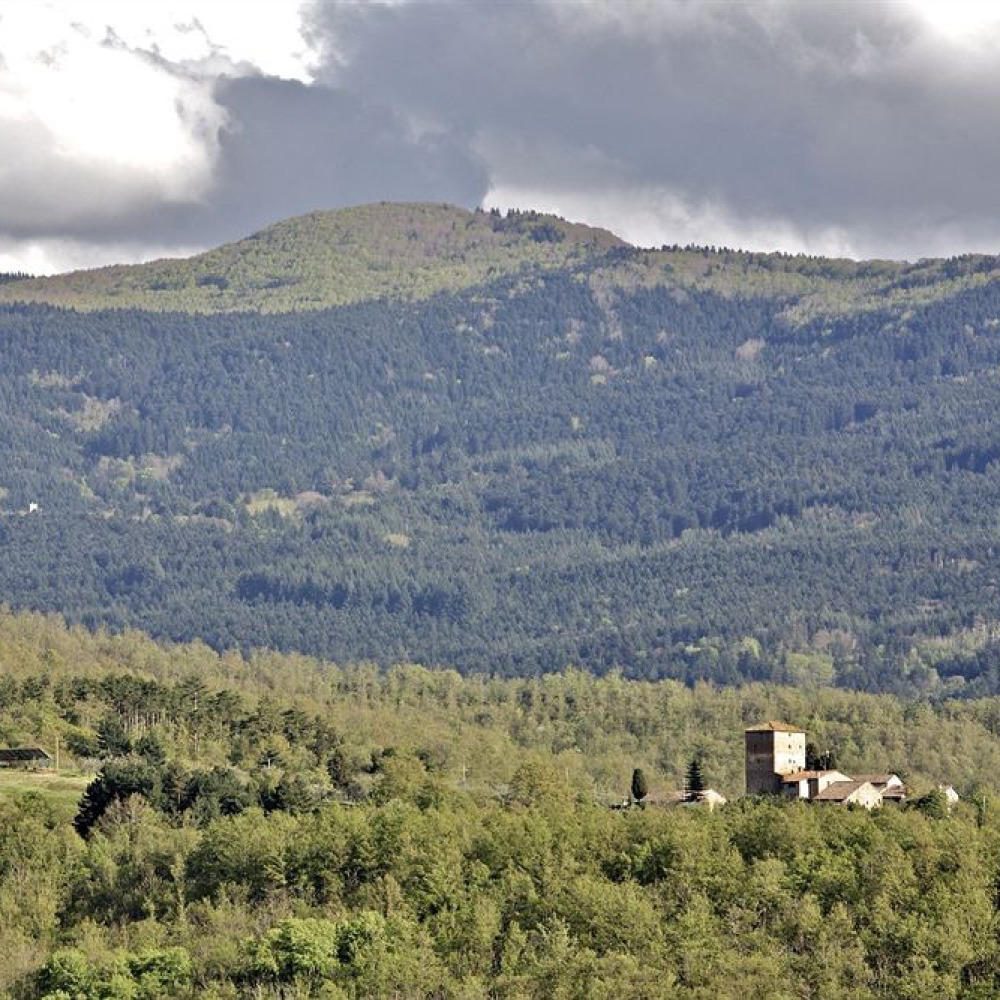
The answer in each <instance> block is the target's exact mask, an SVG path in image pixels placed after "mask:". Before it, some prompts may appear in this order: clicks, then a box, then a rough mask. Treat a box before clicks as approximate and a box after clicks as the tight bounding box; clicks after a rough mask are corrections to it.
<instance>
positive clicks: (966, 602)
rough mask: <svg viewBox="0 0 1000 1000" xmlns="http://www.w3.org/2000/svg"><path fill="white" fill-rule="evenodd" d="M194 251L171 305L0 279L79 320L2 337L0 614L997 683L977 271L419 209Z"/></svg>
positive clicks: (11, 319)
mask: <svg viewBox="0 0 1000 1000" xmlns="http://www.w3.org/2000/svg"><path fill="white" fill-rule="evenodd" d="M334 215H336V213H335V214H334ZM404 217H405V221H406V227H407V228H406V230H405V232H402V231H401V230H400V229H399V225H400V224H401V223H400V220H401V219H403V218H404ZM331 233H335V234H339V235H337V237H336V239H334V237H333V236H331V235H330V234H331ZM345 233H346V234H348V236H349V237H350V238H349V239H348V236H345V235H344V234H345ZM366 234H368V235H366ZM470 234H471V235H470ZM366 241H367V242H366ZM255 247H256V248H258V249H256V250H255V249H254V248H255ZM260 247H264V248H265V250H261V249H259V248H260ZM309 248H313V250H310V249H309ZM317 248H318V249H317ZM320 251H321V252H320ZM216 254H217V256H218V259H215V258H213V261H214V263H212V264H211V267H212V268H214V270H211V272H210V273H211V274H214V275H216V276H217V277H218V279H219V280H218V281H215V283H214V284H213V283H212V282H208V281H203V280H202V278H204V277H205V275H204V274H202V271H203V270H205V268H206V267H208V265H207V264H206V263H205V258H196V259H194V260H193V261H192V262H190V263H184V262H176V263H172V264H171V265H170V266H171V268H173V270H172V271H171V273H172V274H174V275H175V277H177V276H180V277H177V280H178V281H180V280H181V279H182V278H183V281H184V282H186V284H185V289H187V290H186V291H185V292H184V294H183V295H179V297H176V298H169V297H168V299H166V300H164V301H165V302H166V303H167V304H168V305H169V306H170V307H171V308H185V309H190V310H191V311H190V312H179V311H165V310H164V308H163V305H162V304H161V305H159V306H157V305H155V303H152V302H151V299H150V297H151V296H152V297H155V296H156V295H158V294H161V292H162V290H161V291H157V290H156V289H155V288H154V287H153V285H154V284H155V282H156V280H159V279H156V278H155V274H156V273H158V272H156V266H154V265H144V268H145V269H143V268H138V269H135V270H128V269H124V270H123V271H122V272H121V274H120V275H119V277H120V278H121V282H119V284H118V285H116V286H115V287H114V288H112V287H110V286H107V285H106V283H104V278H105V277H106V275H104V277H102V274H103V272H95V273H93V274H88V273H83V274H82V275H71V276H67V277H66V278H62V279H46V280H45V281H44V282H41V283H39V284H36V283H35V282H33V281H26V280H24V279H18V280H14V281H11V282H8V283H6V284H4V285H3V286H2V287H0V294H2V295H3V296H5V297H7V298H18V297H20V298H25V297H35V298H46V297H48V298H51V299H52V300H53V301H60V302H76V303H77V305H79V306H80V307H81V308H83V307H86V311H76V310H73V309H62V308H55V307H53V306H50V305H42V304H29V303H20V304H16V303H12V304H10V305H7V306H4V307H2V312H0V338H2V342H3V354H2V358H3V363H2V368H0V426H2V430H0V487H2V492H0V496H2V499H0V546H2V552H3V556H4V558H3V560H2V562H0V599H2V600H4V601H6V602H8V603H9V604H10V605H11V606H13V607H20V608H34V609H43V610H57V611H60V612H62V613H64V614H65V615H66V616H67V617H68V618H69V619H70V620H72V621H79V622H83V623H86V624H88V625H90V626H97V625H106V626H109V627H112V628H114V629H120V628H123V627H126V626H138V627H141V628H143V629H146V630H148V631H150V632H152V633H153V634H155V635H158V636H164V637H168V638H172V639H177V640H185V639H192V638H201V639H203V640H205V641H206V642H208V643H209V644H211V645H212V646H214V647H216V648H220V649H222V648H232V647H239V648H242V649H249V648H255V647H272V648H278V649H284V650H299V651H302V652H307V653H314V654H322V655H324V656H327V657H330V658H333V659H338V660H342V661H345V662H346V661H354V660H358V659H368V660H372V661H375V662H379V663H391V662H399V661H415V662H420V663H424V664H429V665H449V666H453V667H455V668H456V669H458V670H460V671H463V672H467V671H473V670H475V671H493V672H497V673H500V674H505V675H519V674H534V673H536V672H538V671H549V670H556V669H561V668H563V667H565V666H567V665H579V666H580V667H582V668H584V669H586V670H590V671H595V672H598V673H601V672H604V671H607V670H610V669H613V668H619V669H620V670H621V671H622V672H623V673H624V674H625V675H626V676H634V677H647V678H659V677H672V678H677V679H681V680H683V681H686V682H694V681H697V680H699V679H711V680H715V681H723V682H730V681H739V680H747V679H758V680H763V679H770V680H776V681H782V682H789V683H795V684H805V685H810V684H824V683H829V682H835V683H838V684H842V685H847V686H854V687H862V688H883V689H891V690H902V691H908V692H912V691H921V692H927V693H938V694H942V693H949V692H950V693H965V694H968V695H976V694H982V693H989V692H994V691H996V690H998V689H1000V674H998V665H1000V658H998V653H1000V646H998V644H997V624H998V623H1000V591H998V587H997V581H998V572H1000V544H998V543H1000V522H998V520H997V516H996V496H997V489H998V485H1000V466H998V463H997V459H998V458H1000V438H998V430H997V427H996V424H995V420H994V414H995V412H996V410H997V407H998V404H1000V282H998V281H997V275H998V273H1000V272H998V270H997V261H996V260H994V259H992V258H978V257H977V258H973V257H969V258H962V259H956V260H951V261H930V262H921V263H919V264H914V265H902V264H891V263H879V262H874V263H869V264H855V263H852V262H845V261H824V260H820V259H813V258H790V257H782V256H780V255H760V254H749V253H747V254H741V253H735V252H729V251H713V250H697V249H690V248H689V249H680V248H673V249H669V248H668V249H664V250H660V251H638V250H634V249H631V248H628V247H624V246H621V245H618V243H617V241H615V240H614V239H613V238H612V237H610V236H609V235H608V234H601V233H600V232H599V231H593V230H586V229H585V228H582V227H572V226H570V225H568V224H566V223H563V222H561V220H553V219H551V218H550V217H545V216H535V215H532V214H530V213H526V214H523V215H512V216H508V217H506V218H501V217H499V216H496V215H492V216H491V215H489V214H486V213H461V212H459V211H458V210H444V209H439V210H432V209H431V208H429V207H427V206H424V207H420V206H418V207H416V208H412V209H406V210H403V209H400V208H399V207H394V206H381V207H380V206H374V207H371V208H369V209H366V210H364V211H361V210H355V214H354V215H347V216H344V217H330V216H323V217H308V218H307V219H305V220H296V221H295V222H294V223H289V224H286V225H285V226H284V227H283V228H282V227H278V228H277V229H275V230H273V231H267V233H265V234H261V235H260V236H259V237H258V238H256V239H252V240H250V241H247V243H246V244H235V245H234V246H233V247H230V248H223V250H221V251H218V252H216ZM255 254H256V256H255ZM359 261H360V263H359ZM282 269H284V271H282ZM205 273H209V272H208V271H206V272H205ZM280 273H287V274H288V275H293V276H294V275H303V276H304V277H303V278H302V281H303V282H304V283H305V285H308V286H309V288H312V289H314V290H315V289H316V288H324V287H326V288H328V289H329V290H330V291H329V295H330V296H332V298H330V297H327V298H323V295H321V294H319V293H317V294H316V295H314V294H313V292H309V293H308V294H305V293H303V295H302V296H300V295H299V293H298V292H296V293H295V294H292V293H290V292H289V291H288V289H289V288H291V287H292V286H291V285H281V286H280V287H279V286H278V285H275V286H273V288H271V289H270V290H268V288H266V287H265V285H266V282H267V281H269V280H270V278H273V277H275V276H276V275H279V276H280ZM240 275H242V277H240ZM269 275H270V278H269V277H268V276H269ZM345 276H346V277H345ZM116 280H118V279H116ZM171 280H173V279H171ZM296 280H298V278H296ZM129 282H131V284H130V285H129ZM241 282H242V284H241ZM261 282H264V284H261ZM338 282H339V284H338ZM126 286H128V287H129V288H130V289H131V291H128V293H127V294H126V292H125V291H123V289H125V288H126ZM251 286H253V287H252V288H251ZM26 289H27V291H26ZM338 289H339V290H338ZM345 289H347V291H345ZM74 290H75V291H74ZM300 291H301V289H300ZM163 294H166V293H165V292H163ZM217 294H218V297H217V298H213V296H216V295H217ZM324 294H326V293H324ZM74 295H77V296H78V297H77V298H74V297H73V296H74ZM303 296H304V297H303ZM317 296H318V297H317ZM307 300H308V301H307ZM330 302H348V303H350V304H343V305H338V306H335V307H324V306H326V305H328V304H329V303H330ZM241 303H242V304H243V305H245V306H246V307H248V309H249V307H251V306H252V307H253V308H254V310H255V311H242V312H240V311H232V310H233V309H235V308H238V307H239V305H240V304H241ZM114 304H118V305H120V306H121V307H120V308H105V309H103V310H102V309H99V308H98V307H99V306H110V305H114ZM134 306H143V307H144V309H142V310H140V309H137V308H134ZM264 309H268V310H269V311H267V312H266V313H265V312H263V311H262V310H264ZM213 310H215V311H213Z"/></svg>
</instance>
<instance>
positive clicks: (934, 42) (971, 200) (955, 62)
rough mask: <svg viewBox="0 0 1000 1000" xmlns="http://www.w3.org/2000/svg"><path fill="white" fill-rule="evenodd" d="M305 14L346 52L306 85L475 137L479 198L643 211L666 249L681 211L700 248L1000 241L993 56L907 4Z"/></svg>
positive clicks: (941, 245)
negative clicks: (481, 179)
mask: <svg viewBox="0 0 1000 1000" xmlns="http://www.w3.org/2000/svg"><path fill="white" fill-rule="evenodd" d="M314 16H315V18H316V23H317V25H318V28H317V30H319V31H325V32H326V33H327V34H328V35H329V36H330V37H332V38H335V39H336V40H337V46H338V51H340V52H341V53H343V57H342V58H341V59H340V60H338V61H335V62H332V63H331V64H330V65H329V66H328V67H326V68H321V69H320V71H319V78H320V79H329V80H331V81H334V82H336V84H337V85H339V86H342V87H345V88H347V89H350V90H356V91H360V92H364V93H365V94H366V95H368V97H369V98H370V99H374V100H378V101H380V102H383V103H385V104H387V105H388V106H390V107H393V108H394V109H395V110H396V111H397V113H399V114H402V115H406V116H409V117H411V118H412V119H413V120H414V121H417V122H423V123H430V124H431V125H433V126H435V127H438V128H441V129H446V130H449V131H450V132H452V133H453V134H456V135H464V136H467V137H468V141H469V143H470V145H471V146H472V147H473V148H474V149H476V150H477V152H478V153H479V154H480V156H481V157H482V159H483V160H484V162H485V163H486V164H487V167H488V169H489V172H490V178H491V194H490V195H489V196H488V200H489V201H490V202H493V203H496V202H499V201H501V200H504V199H505V198H510V197H518V198H523V197H528V196H533V197H537V196H540V197H542V198H543V199H545V200H547V201H549V202H553V201H559V200H561V201H563V202H566V203H572V204H573V205H575V206H577V207H578V209H579V210H580V211H584V212H586V213H587V215H588V216H589V217H592V218H593V217H596V216H598V215H600V216H601V217H602V218H606V217H608V216H609V215H611V214H612V213H611V212H610V211H609V209H610V208H612V207H614V206H620V205H627V206H630V208H629V210H628V213H627V214H629V215H632V216H635V215H636V213H637V211H638V205H639V204H640V202H641V201H642V200H643V199H647V198H650V197H651V198H652V203H653V205H652V207H651V210H650V212H649V215H648V218H647V220H646V223H645V226H644V228H645V230H647V231H649V232H650V233H651V234H654V233H655V236H656V239H655V240H654V242H663V241H666V242H673V241H674V233H675V232H676V219H677V217H678V216H682V217H684V218H694V219H698V220H700V221H701V223H703V224H704V225H706V226H707V227H709V228H708V229H707V230H706V231H705V232H704V233H703V234H702V236H701V237H700V240H699V241H700V242H722V241H723V237H724V238H725V240H726V241H727V242H731V241H736V242H740V243H743V244H744V245H748V244H749V243H750V242H751V241H752V240H754V239H757V238H759V237H760V236H761V235H764V234H767V233H771V234H772V238H778V239H780V240H781V242H783V243H787V244H791V245H796V244H797V245H798V246H799V247H804V246H807V245H828V244H830V243H833V244H835V245H838V246H841V247H843V248H845V249H848V250H851V249H853V248H863V249H864V250H865V251H866V252H876V253H885V252H890V253H896V254H899V253H904V254H908V255H914V254H919V253H921V252H923V251H924V247H925V245H927V244H928V241H929V243H930V244H932V245H931V246H929V247H928V248H929V249H931V250H936V251H940V250H945V249H954V250H958V249H963V248H964V245H963V243H962V241H963V240H965V239H970V240H976V241H979V242H982V241H984V240H985V241H988V242H990V243H991V245H995V244H996V242H997V237H998V235H1000V205H997V204H996V201H995V196H994V193H993V188H994V178H995V177H996V176H997V168H998V167H1000V129H998V128H997V125H998V117H1000V114H998V109H997V105H996V102H995V99H994V96H993V95H995V93H997V90H998V87H1000V63H998V62H997V61H996V60H995V59H994V58H993V57H992V55H993V51H994V49H993V48H992V47H990V46H985V47H984V46H983V45H982V42H981V40H980V42H979V43H978V44H976V45H971V44H970V45H965V46H963V47H961V48H960V49H959V48H958V46H959V42H957V41H956V39H955V38H954V37H950V36H948V35H946V34H943V33H941V32H940V31H936V30H934V25H933V24H929V23H928V21H927V19H926V18H924V17H923V16H922V13H921V9H920V7H919V6H913V7H908V6H906V5H867V4H866V5H861V4H858V5H827V4H815V5H806V4H789V3H757V4H750V5H740V6H736V5H729V4H695V3H678V4H659V3H642V2H640V0H634V2H627V3H626V2H620V3H607V4H580V5H577V4H564V3H558V2H543V0H536V2H522V3H518V4H505V5H489V4H457V3H450V4H433V5H426V4H421V3H411V4H395V5H354V6H347V7H343V6H339V5H334V6H332V7H328V6H325V5H318V6H317V7H316V8H315V10H314ZM986 29H989V30H995V29H994V28H990V27H989V25H986V27H985V28H984V30H986ZM992 37H994V38H996V37H997V36H996V35H995V34H994V35H993V36H992ZM415 53H421V54H423V56H424V57H423V58H421V57H415V56H414V54H415ZM588 204H589V206H590V207H589V208H588ZM656 205H659V206H660V209H661V210H660V211H657V210H656V208H655V206H656ZM663 206H670V207H669V208H668V210H667V211H662V209H663ZM984 210H985V213H986V215H987V216H988V218H987V219H984V217H983V216H984ZM658 219H660V220H662V223H663V224H662V225H660V224H659V223H658V221H657V220H658ZM613 228H618V229H621V228H622V227H621V226H617V227H613ZM633 228H636V227H633ZM680 228H682V229H683V228H684V227H683V226H681V227H680ZM945 237H947V239H945ZM956 240H957V241H958V242H957V243H955V242H954V241H956ZM946 244H947V245H946Z"/></svg>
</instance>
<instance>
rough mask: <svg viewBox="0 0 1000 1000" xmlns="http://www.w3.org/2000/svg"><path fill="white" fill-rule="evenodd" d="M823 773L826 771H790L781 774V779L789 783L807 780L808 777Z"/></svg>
mask: <svg viewBox="0 0 1000 1000" xmlns="http://www.w3.org/2000/svg"><path fill="white" fill-rule="evenodd" d="M824 774H826V771H792V773H791V774H783V775H782V776H781V780H782V782H783V783H784V784H788V785H790V784H791V783H792V782H793V781H808V780H809V778H818V777H820V776H821V775H824Z"/></svg>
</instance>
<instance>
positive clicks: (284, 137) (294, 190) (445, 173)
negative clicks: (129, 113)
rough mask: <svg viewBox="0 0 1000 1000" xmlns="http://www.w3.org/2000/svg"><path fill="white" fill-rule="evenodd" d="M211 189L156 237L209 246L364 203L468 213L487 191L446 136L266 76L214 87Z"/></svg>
mask: <svg viewBox="0 0 1000 1000" xmlns="http://www.w3.org/2000/svg"><path fill="white" fill-rule="evenodd" d="M216 100H217V101H219V103H220V104H221V105H222V106H223V108H224V109H225V110H226V112H227V114H228V118H229V122H230V124H229V126H228V127H227V128H226V129H225V130H224V131H223V133H222V134H221V136H220V150H219V161H218V165H217V168H216V182H215V185H214V189H213V191H212V193H211V195H210V196H209V198H208V199H207V200H206V202H205V204H204V205H198V206H181V207H176V208H167V209H165V210H163V211H162V213H160V216H159V218H158V219H156V220H155V226H156V228H157V230H158V231H159V232H161V233H164V234H169V237H170V238H172V239H176V240H177V241H179V242H183V241H186V242H198V243H205V244H213V243H217V242H220V241H223V240H226V239H231V238H234V237H236V236H240V235H245V234H247V233H249V232H252V231H254V230H256V229H259V228H261V227H263V226H265V225H267V224H269V223H271V222H274V221H276V220H278V219H283V218H287V217H289V216H292V215H300V214H303V213H305V212H309V211H313V210H315V209H325V208H331V207H335V206H338V205H350V204H357V203H361V202H370V201H448V202H451V203H453V204H459V205H466V206H469V207H473V206H475V205H477V204H478V203H479V202H480V201H481V200H482V197H483V195H484V194H485V193H486V190H487V186H488V177H487V175H486V171H485V168H484V166H483V165H482V163H481V162H480V161H479V158H478V157H477V156H476V155H475V154H474V153H473V152H472V151H471V150H470V149H469V147H468V145H467V144H466V143H459V142H456V140H455V139H454V137H453V136H452V135H450V134H448V133H435V134H432V135H413V134H412V130H411V129H410V128H409V126H408V125H407V123H406V122H405V120H404V119H403V118H401V116H400V115H399V114H398V113H397V112H396V111H395V110H394V109H393V108H392V107H391V106H390V105H388V104H386V103H382V102H373V101H368V100H367V99H366V98H365V97H364V96H363V95H361V94H357V93H353V92H350V91H348V90H343V89H333V88H330V87H327V86H324V85H311V86H306V85H304V84H302V83H298V82H293V81H283V80H276V79H273V78H267V77H245V78H240V79H234V80H227V81H224V82H222V83H221V84H220V85H219V86H218V88H217V91H216Z"/></svg>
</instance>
